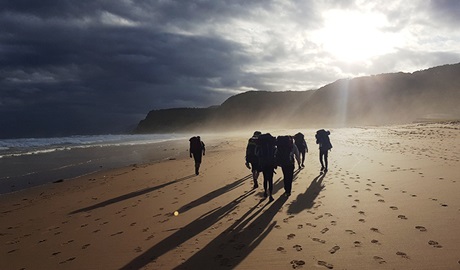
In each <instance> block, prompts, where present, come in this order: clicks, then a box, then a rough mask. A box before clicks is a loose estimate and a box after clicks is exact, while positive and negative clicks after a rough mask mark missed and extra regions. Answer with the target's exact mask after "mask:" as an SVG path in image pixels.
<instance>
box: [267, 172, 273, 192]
mask: <svg viewBox="0 0 460 270" xmlns="http://www.w3.org/2000/svg"><path fill="white" fill-rule="evenodd" d="M273 170H274V169H273V168H270V169H269V170H267V178H268V179H267V182H268V190H269V194H270V197H271V196H272V193H273Z"/></svg>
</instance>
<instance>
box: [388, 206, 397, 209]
mask: <svg viewBox="0 0 460 270" xmlns="http://www.w3.org/2000/svg"><path fill="white" fill-rule="evenodd" d="M390 209H391V210H398V209H399V208H398V207H396V206H390Z"/></svg>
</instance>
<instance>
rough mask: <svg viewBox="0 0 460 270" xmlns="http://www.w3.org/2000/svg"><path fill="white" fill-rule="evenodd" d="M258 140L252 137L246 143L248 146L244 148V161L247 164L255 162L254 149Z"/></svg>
mask: <svg viewBox="0 0 460 270" xmlns="http://www.w3.org/2000/svg"><path fill="white" fill-rule="evenodd" d="M257 142H258V138H257V137H255V136H254V137H252V138H250V139H249V141H248V145H247V147H246V160H247V161H248V162H255V161H257V156H256V147H257Z"/></svg>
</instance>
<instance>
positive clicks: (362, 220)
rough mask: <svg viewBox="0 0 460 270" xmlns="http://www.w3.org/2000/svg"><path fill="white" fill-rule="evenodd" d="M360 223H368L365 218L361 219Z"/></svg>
mask: <svg viewBox="0 0 460 270" xmlns="http://www.w3.org/2000/svg"><path fill="white" fill-rule="evenodd" d="M358 221H359V222H362V223H365V222H366V220H365V219H364V218H360V219H359V220H358Z"/></svg>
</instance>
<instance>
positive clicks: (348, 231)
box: [345, 230, 356, 234]
mask: <svg viewBox="0 0 460 270" xmlns="http://www.w3.org/2000/svg"><path fill="white" fill-rule="evenodd" d="M345 232H347V233H348V234H356V233H355V232H354V231H353V230H345Z"/></svg>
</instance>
